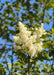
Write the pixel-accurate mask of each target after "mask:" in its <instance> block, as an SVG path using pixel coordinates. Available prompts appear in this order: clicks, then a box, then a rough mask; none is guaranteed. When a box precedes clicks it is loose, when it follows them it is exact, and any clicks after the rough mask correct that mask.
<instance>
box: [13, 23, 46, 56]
mask: <svg viewBox="0 0 54 75" xmlns="http://www.w3.org/2000/svg"><path fill="white" fill-rule="evenodd" d="M18 25H19V30H20V32H19V33H18V36H14V37H13V38H14V42H15V43H19V45H14V49H15V50H19V49H21V51H22V50H23V51H22V52H25V53H28V54H29V55H31V56H37V54H38V52H40V51H41V50H42V45H43V43H42V42H43V39H42V38H40V37H41V36H42V35H43V34H45V30H44V29H43V23H41V27H39V28H36V29H35V31H34V32H33V35H31V33H32V31H29V30H28V28H27V27H25V25H24V24H23V23H21V22H19V23H18ZM36 39H37V40H36ZM37 41H38V42H37ZM25 49H26V50H27V51H25Z"/></svg>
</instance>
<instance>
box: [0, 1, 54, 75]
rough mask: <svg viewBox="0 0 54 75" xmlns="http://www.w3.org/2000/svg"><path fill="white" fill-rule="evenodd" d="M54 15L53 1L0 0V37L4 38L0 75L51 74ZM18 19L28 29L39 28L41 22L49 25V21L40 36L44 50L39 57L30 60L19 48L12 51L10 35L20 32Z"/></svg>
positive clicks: (1, 48) (0, 50) (0, 48)
mask: <svg viewBox="0 0 54 75" xmlns="http://www.w3.org/2000/svg"><path fill="white" fill-rule="evenodd" d="M49 10H50V11H52V15H50V13H49ZM53 16H54V1H53V0H35V1H33V0H10V1H8V0H6V1H5V3H3V2H2V0H0V37H1V38H2V41H3V42H2V43H1V44H0V59H1V62H0V75H42V74H43V75H50V74H51V75H54V74H53V71H54V69H53V61H54V17H53ZM18 21H22V22H23V23H25V24H26V25H27V27H28V28H29V29H30V30H31V28H32V27H39V26H40V24H41V23H44V25H48V27H50V25H51V21H52V24H53V25H52V29H48V30H46V32H47V34H46V35H45V36H42V38H44V42H43V43H44V45H43V48H44V50H42V52H41V53H39V54H38V57H36V58H32V59H31V57H30V56H27V55H26V54H23V53H21V52H20V51H19V52H17V51H16V52H14V51H13V44H14V41H13V36H14V35H16V33H18V32H19V31H18V25H17V24H18ZM50 37H53V39H52V40H51V39H50ZM47 49H48V51H47ZM51 57H52V58H51ZM8 60H9V61H8ZM38 61H40V62H38ZM51 62H52V64H51Z"/></svg>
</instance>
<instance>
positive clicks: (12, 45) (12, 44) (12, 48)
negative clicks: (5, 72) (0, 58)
mask: <svg viewBox="0 0 54 75" xmlns="http://www.w3.org/2000/svg"><path fill="white" fill-rule="evenodd" d="M11 64H12V67H11V75H12V72H13V42H12V58H11Z"/></svg>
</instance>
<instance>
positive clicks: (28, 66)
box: [28, 55, 30, 75]
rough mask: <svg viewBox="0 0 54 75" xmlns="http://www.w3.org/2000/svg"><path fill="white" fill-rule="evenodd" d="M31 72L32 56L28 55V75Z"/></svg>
mask: <svg viewBox="0 0 54 75" xmlns="http://www.w3.org/2000/svg"><path fill="white" fill-rule="evenodd" d="M29 70H30V56H29V55H28V75H30V73H29Z"/></svg>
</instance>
